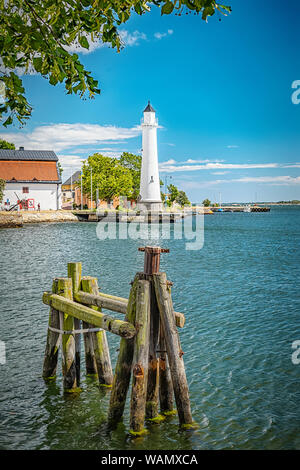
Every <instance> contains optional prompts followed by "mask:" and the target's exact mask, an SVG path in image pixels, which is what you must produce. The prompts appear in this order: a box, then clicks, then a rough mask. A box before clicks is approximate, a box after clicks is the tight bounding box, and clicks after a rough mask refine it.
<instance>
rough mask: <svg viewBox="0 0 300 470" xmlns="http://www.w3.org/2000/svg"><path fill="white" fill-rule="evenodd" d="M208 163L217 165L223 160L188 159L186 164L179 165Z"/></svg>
mask: <svg viewBox="0 0 300 470" xmlns="http://www.w3.org/2000/svg"><path fill="white" fill-rule="evenodd" d="M210 162H219V163H221V162H224V160H215V159H213V160H208V159H206V160H192V159H191V158H189V159H188V160H187V161H186V162H179V163H210Z"/></svg>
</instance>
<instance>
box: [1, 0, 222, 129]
mask: <svg viewBox="0 0 300 470" xmlns="http://www.w3.org/2000/svg"><path fill="white" fill-rule="evenodd" d="M152 6H156V7H158V8H160V9H161V14H162V15H169V14H171V13H172V12H174V13H175V14H177V15H179V16H180V15H182V13H184V12H187V13H192V12H194V13H195V14H200V15H201V17H202V19H203V20H205V21H206V20H207V18H208V16H212V15H214V14H215V12H216V11H217V12H220V13H222V14H226V13H227V12H230V11H231V8H230V7H228V6H226V5H221V4H219V3H218V2H216V1H215V0H152V1H147V2H146V1H145V0H124V1H121V2H120V1H119V0H61V1H59V2H57V0H39V1H38V2H37V1H35V0H0V56H1V62H0V85H1V87H0V120H4V123H3V125H4V126H5V127H6V126H8V125H10V124H12V123H13V121H14V119H15V118H16V119H17V120H18V121H19V123H20V124H24V123H25V121H26V119H28V118H29V117H30V116H31V112H32V107H31V106H30V104H29V103H28V101H27V99H26V96H25V90H24V87H23V83H22V79H21V78H20V76H22V75H23V74H26V73H34V74H40V75H42V76H43V77H44V78H46V79H47V80H48V81H49V83H50V84H51V85H56V84H57V83H63V84H64V87H65V89H66V92H67V94H73V93H74V94H79V95H80V97H84V96H88V97H89V98H94V97H95V95H96V94H99V93H100V89H99V86H98V82H97V80H95V79H94V78H93V77H92V75H91V72H90V71H88V70H86V68H85V67H84V65H83V64H82V63H81V61H80V59H79V56H78V54H76V53H74V50H75V51H76V47H81V48H84V49H89V47H90V44H91V43H92V42H95V41H101V42H102V43H105V44H108V45H109V46H111V47H113V48H116V50H117V51H118V52H119V51H120V49H121V48H122V47H123V44H122V40H121V37H120V34H119V32H118V27H119V26H120V25H122V24H124V23H125V22H126V21H127V20H128V19H129V18H130V17H131V15H132V14H133V13H136V14H138V15H143V14H144V13H146V12H148V11H149V10H150V9H151V7H152ZM1 95H2V96H1Z"/></svg>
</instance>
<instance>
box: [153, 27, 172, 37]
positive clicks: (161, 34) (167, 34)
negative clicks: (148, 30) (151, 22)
mask: <svg viewBox="0 0 300 470" xmlns="http://www.w3.org/2000/svg"><path fill="white" fill-rule="evenodd" d="M173 33H174V31H173V29H168V31H167V32H165V33H159V32H157V33H154V37H155V38H156V39H162V38H165V37H166V36H171V35H172V34H173Z"/></svg>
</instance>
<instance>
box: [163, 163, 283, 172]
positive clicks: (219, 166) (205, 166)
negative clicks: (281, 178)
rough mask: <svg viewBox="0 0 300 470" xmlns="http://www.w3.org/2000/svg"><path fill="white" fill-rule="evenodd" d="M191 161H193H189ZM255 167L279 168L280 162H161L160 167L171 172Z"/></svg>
mask: <svg viewBox="0 0 300 470" xmlns="http://www.w3.org/2000/svg"><path fill="white" fill-rule="evenodd" d="M189 163H191V162H189ZM254 168H279V164H278V163H241V164H235V163H234V164H233V163H219V162H213V163H204V164H201V165H194V164H191V165H178V166H176V165H173V164H167V162H165V163H162V164H160V169H161V170H163V171H168V172H170V173H172V172H176V171H200V170H245V169H254Z"/></svg>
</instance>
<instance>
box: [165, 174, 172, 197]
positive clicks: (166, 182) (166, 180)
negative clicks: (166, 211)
mask: <svg viewBox="0 0 300 470" xmlns="http://www.w3.org/2000/svg"><path fill="white" fill-rule="evenodd" d="M168 178H169V179H170V180H171V179H172V176H171V175H165V198H166V196H167V184H168ZM166 202H167V201H166V199H165V204H166Z"/></svg>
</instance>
